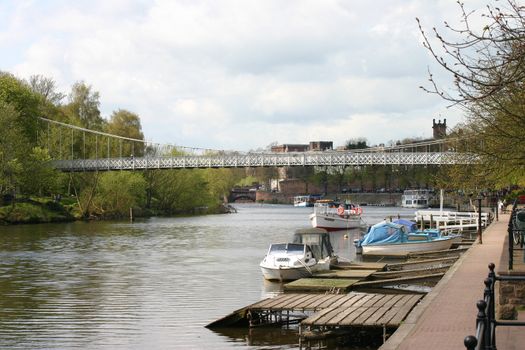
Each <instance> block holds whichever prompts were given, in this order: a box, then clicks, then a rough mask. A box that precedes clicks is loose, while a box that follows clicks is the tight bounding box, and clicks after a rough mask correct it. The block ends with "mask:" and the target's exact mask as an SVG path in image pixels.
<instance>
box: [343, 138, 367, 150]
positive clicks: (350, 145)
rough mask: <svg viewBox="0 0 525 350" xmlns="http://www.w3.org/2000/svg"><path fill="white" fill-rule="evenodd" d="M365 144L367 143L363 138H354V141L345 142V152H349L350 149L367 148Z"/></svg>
mask: <svg viewBox="0 0 525 350" xmlns="http://www.w3.org/2000/svg"><path fill="white" fill-rule="evenodd" d="M367 143H368V141H367V140H366V139H365V138H363V137H359V138H356V139H350V140H348V141H346V143H345V149H347V150H350V149H365V148H368V145H367Z"/></svg>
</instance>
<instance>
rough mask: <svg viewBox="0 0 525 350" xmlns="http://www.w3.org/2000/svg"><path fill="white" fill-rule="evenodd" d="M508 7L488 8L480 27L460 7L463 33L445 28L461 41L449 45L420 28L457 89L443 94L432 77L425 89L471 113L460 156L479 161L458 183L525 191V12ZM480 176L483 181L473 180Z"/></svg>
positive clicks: (515, 6)
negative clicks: (517, 186)
mask: <svg viewBox="0 0 525 350" xmlns="http://www.w3.org/2000/svg"><path fill="white" fill-rule="evenodd" d="M502 5H503V6H501V7H496V6H494V5H487V6H486V8H485V10H484V12H482V13H481V14H480V18H481V19H482V21H484V24H482V25H481V26H480V25H479V24H478V23H480V21H479V18H473V16H475V15H477V14H478V12H476V11H472V12H468V11H467V10H466V9H465V6H464V5H463V4H461V3H460V4H459V6H460V13H461V19H462V21H461V23H462V27H458V28H456V27H452V26H450V25H448V24H447V22H445V28H446V30H448V32H447V35H450V36H451V37H458V36H459V38H460V39H459V40H448V39H447V38H446V35H444V34H442V33H440V32H438V31H437V30H436V29H435V28H434V29H433V33H434V39H435V40H436V41H437V43H436V41H434V42H433V41H432V38H431V36H429V35H428V34H427V33H426V32H425V31H424V29H423V26H422V25H421V24H419V26H420V31H421V33H422V35H423V40H424V46H425V47H426V48H427V49H428V51H429V52H430V53H431V54H432V56H433V57H434V59H435V61H436V62H437V63H438V64H439V66H440V67H441V69H442V70H443V71H444V72H445V73H448V74H449V76H451V78H452V81H453V87H454V88H453V90H452V91H448V90H445V89H443V88H441V87H440V83H439V82H438V81H437V80H436V79H437V78H436V77H434V75H432V74H430V79H429V80H430V86H429V87H423V89H424V90H425V91H427V92H429V93H432V94H437V95H438V96H440V97H441V98H443V99H445V100H447V101H449V102H451V103H452V104H453V105H459V106H460V107H462V108H463V109H464V110H465V111H466V123H465V124H464V125H463V126H462V128H461V130H459V129H458V130H456V132H455V133H454V135H452V136H458V135H461V136H462V137H463V138H464V139H466V140H467V142H465V144H463V145H461V147H460V148H458V149H457V150H458V151H469V152H472V153H474V154H476V155H477V157H478V158H477V160H478V165H476V166H472V167H463V168H460V167H456V168H455V169H454V172H458V174H457V175H458V176H456V177H457V178H458V179H460V178H461V179H464V180H466V179H468V178H471V179H473V180H474V181H479V180H480V179H484V181H483V183H484V186H488V187H495V186H499V187H502V186H505V185H508V184H520V185H525V133H524V132H523V127H522V126H523V125H525V93H524V85H525V7H523V6H521V5H519V4H518V3H517V1H515V0H507V1H506V2H504V3H502ZM418 22H419V21H418ZM474 171H476V172H477V173H476V175H479V176H475V177H468V176H467V175H468V173H470V174H472V173H473V172H474ZM461 172H463V174H460V173H461ZM469 186H470V187H477V186H476V184H475V183H471V184H470V185H469Z"/></svg>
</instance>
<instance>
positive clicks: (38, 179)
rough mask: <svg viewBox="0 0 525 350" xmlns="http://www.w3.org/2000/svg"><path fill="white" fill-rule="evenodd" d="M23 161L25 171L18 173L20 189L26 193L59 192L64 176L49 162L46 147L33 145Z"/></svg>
mask: <svg viewBox="0 0 525 350" xmlns="http://www.w3.org/2000/svg"><path fill="white" fill-rule="evenodd" d="M24 158H25V161H24V162H23V165H24V169H26V171H24V172H22V173H21V174H19V183H20V189H21V191H22V192H23V193H26V194H38V195H40V196H43V195H51V194H54V193H59V192H60V188H61V186H62V184H63V183H64V182H65V178H66V176H65V175H64V174H62V173H60V172H59V171H57V170H55V169H53V168H52V167H51V165H50V164H49V161H50V160H51V157H50V156H49V153H48V152H47V150H46V149H43V148H40V147H33V148H32V149H31V151H30V153H29V154H28V155H26V156H25V157H24Z"/></svg>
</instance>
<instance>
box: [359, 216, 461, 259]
mask: <svg viewBox="0 0 525 350" xmlns="http://www.w3.org/2000/svg"><path fill="white" fill-rule="evenodd" d="M459 241H461V236H460V235H456V234H443V233H442V232H440V231H438V230H427V231H415V232H410V231H409V229H407V226H406V225H403V224H400V223H394V222H387V221H382V222H380V223H378V224H375V225H374V226H372V227H370V230H369V231H368V233H367V234H366V235H365V237H364V238H363V239H362V240H361V241H359V242H358V243H357V246H358V247H360V248H362V253H363V255H406V254H408V253H414V252H427V251H434V250H445V249H450V247H451V246H452V243H456V242H459Z"/></svg>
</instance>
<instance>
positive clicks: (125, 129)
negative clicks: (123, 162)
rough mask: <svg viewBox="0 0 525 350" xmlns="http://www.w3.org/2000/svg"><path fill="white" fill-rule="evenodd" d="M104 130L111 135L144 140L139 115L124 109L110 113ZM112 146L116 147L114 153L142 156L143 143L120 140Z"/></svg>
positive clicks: (126, 155)
mask: <svg viewBox="0 0 525 350" xmlns="http://www.w3.org/2000/svg"><path fill="white" fill-rule="evenodd" d="M106 131H107V132H108V133H110V134H113V135H118V136H123V137H127V138H130V139H136V140H144V134H143V133H142V126H141V124H140V117H139V116H138V115H137V114H135V113H132V112H129V111H127V110H124V109H119V110H118V111H114V112H113V114H111V117H110V119H109V122H108V123H107V125H106ZM114 147H115V148H116V150H115V152H114V153H115V154H118V155H119V156H120V155H122V156H125V157H129V156H130V155H132V154H133V155H134V156H142V155H143V154H144V151H143V143H139V144H138V145H133V143H131V142H130V141H122V142H120V143H119V145H118V146H117V145H115V146H114Z"/></svg>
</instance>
